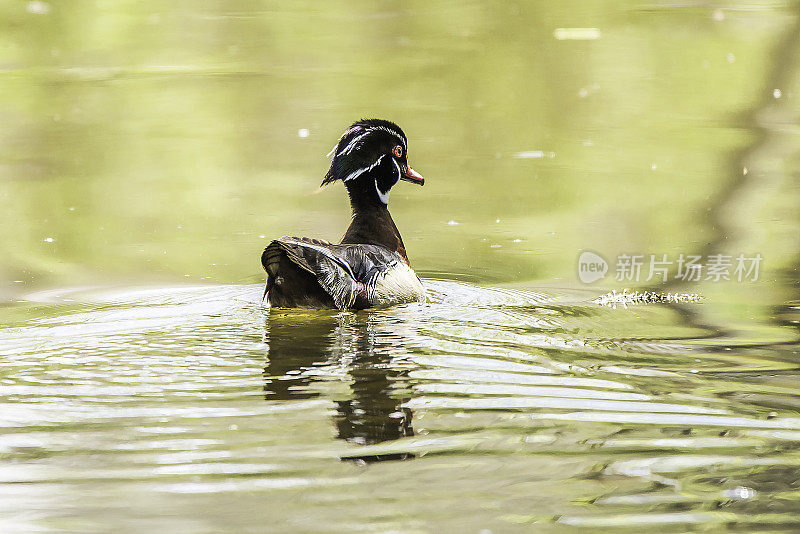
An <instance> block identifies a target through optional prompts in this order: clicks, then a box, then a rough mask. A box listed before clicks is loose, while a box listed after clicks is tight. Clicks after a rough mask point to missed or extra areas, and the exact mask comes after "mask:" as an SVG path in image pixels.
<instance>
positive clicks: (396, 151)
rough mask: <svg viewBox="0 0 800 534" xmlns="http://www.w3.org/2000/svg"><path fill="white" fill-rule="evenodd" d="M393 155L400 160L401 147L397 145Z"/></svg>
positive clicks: (401, 154) (401, 155)
mask: <svg viewBox="0 0 800 534" xmlns="http://www.w3.org/2000/svg"><path fill="white" fill-rule="evenodd" d="M394 155H395V156H397V157H398V158H402V157H403V147H401V146H400V145H397V146H396V147H394Z"/></svg>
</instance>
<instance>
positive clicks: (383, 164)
mask: <svg viewBox="0 0 800 534" xmlns="http://www.w3.org/2000/svg"><path fill="white" fill-rule="evenodd" d="M407 152H408V144H407V140H406V136H405V134H404V133H403V130H401V129H400V127H399V126H398V125H396V124H395V123H393V122H389V121H385V120H380V119H364V120H360V121H358V122H356V123H354V124H353V125H352V126H350V128H348V129H347V130H346V131H345V132H344V133H343V134H342V136H341V137H340V138H339V142H338V143H336V146H334V147H333V150H331V152H330V154H328V156H329V157H330V158H331V168H330V169H329V170H328V173H327V174H326V175H325V178H324V179H323V180H322V185H326V184H329V183H331V182H335V181H336V180H341V181H342V182H344V185H345V187H347V193H348V195H350V203H351V204H352V205H353V208H354V209H359V208H367V207H381V206H386V205H387V204H388V203H389V191H390V190H391V189H392V186H394V184H396V183H397V182H399V181H400V180H405V181H407V182H411V183H413V184H417V185H423V184H424V183H425V179H424V178H423V177H422V176H421V175H420V174H419V173H417V172H416V171H415V170H414V169H412V168H411V165H409V164H408V159H407Z"/></svg>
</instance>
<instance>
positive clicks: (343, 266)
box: [261, 237, 357, 310]
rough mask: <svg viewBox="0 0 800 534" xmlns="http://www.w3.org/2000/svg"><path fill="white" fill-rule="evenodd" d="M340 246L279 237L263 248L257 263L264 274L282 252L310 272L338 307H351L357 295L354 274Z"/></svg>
mask: <svg viewBox="0 0 800 534" xmlns="http://www.w3.org/2000/svg"><path fill="white" fill-rule="evenodd" d="M343 252H344V251H343V250H341V247H340V246H337V245H332V244H331V243H328V242H326V241H320V240H317V239H309V238H307V237H282V238H280V239H276V240H275V241H273V242H272V243H270V244H269V246H267V248H266V249H264V253H263V254H262V255H261V263H262V265H263V266H264V269H266V270H267V273H270V265H271V264H272V263H273V262H274V261H276V258H277V257H279V256H280V255H283V254H285V255H286V257H287V258H289V259H290V260H291V261H292V262H293V263H295V264H296V265H297V266H298V267H300V268H301V269H303V270H305V271H308V272H309V273H311V274H312V275H314V276H315V277H316V279H317V281H318V282H319V285H320V286H321V287H322V289H324V290H325V292H327V293H328V294H329V295H330V296H331V298H333V302H334V304H336V307H337V308H339V309H342V310H344V309H347V308H350V307H352V306H353V303H354V302H355V300H356V296H357V284H356V277H355V275H354V273H353V269H352V267H351V266H350V265H348V263H347V258H346V256H345V255H344V254H343Z"/></svg>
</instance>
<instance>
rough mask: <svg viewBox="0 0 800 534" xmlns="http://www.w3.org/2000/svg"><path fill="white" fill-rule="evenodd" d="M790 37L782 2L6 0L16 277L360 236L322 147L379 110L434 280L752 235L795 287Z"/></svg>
mask: <svg viewBox="0 0 800 534" xmlns="http://www.w3.org/2000/svg"><path fill="white" fill-rule="evenodd" d="M563 28H567V29H569V28H591V29H590V30H581V31H571V30H566V31H565V30H563ZM559 29H562V30H559ZM797 33H798V27H797V6H796V4H793V3H786V2H778V1H774V2H771V1H760V2H733V3H730V2H728V3H724V4H723V3H714V2H711V3H700V2H679V3H677V4H676V3H662V2H653V3H647V2H639V1H636V2H633V1H628V2H621V1H614V2H611V1H607V2H602V1H598V2H582V1H580V2H579V1H565V2H523V3H516V2H509V3H482V2H433V3H432V2H408V3H404V4H402V5H398V4H396V3H386V2H378V3H372V2H356V3H335V2H334V3H323V2H303V1H300V2H292V3H285V2H257V1H243V0H240V1H203V2H186V1H176V2H169V3H165V2H157V1H137V2H132V1H129V2H122V1H120V2H109V1H71V2H69V3H65V2H53V3H43V2H36V1H33V2H19V1H8V0H6V1H2V2H0V95H2V98H1V99H0V120H2V124H3V128H2V130H0V180H2V187H1V188H0V235H2V240H0V281H1V282H0V283H1V284H2V291H3V294H5V295H6V296H8V295H9V294H11V295H13V294H18V293H19V292H21V291H22V290H29V289H32V288H42V287H55V286H65V285H79V284H87V283H88V284H96V283H111V282H119V281H126V282H127V281H136V282H144V283H149V282H152V281H159V282H160V281H174V280H188V281H191V282H201V281H202V282H223V283H240V282H256V281H260V280H261V279H262V272H261V266H260V265H259V261H258V258H259V254H260V251H261V249H262V247H263V246H264V245H265V244H266V243H267V242H268V240H269V239H271V238H273V237H277V236H281V235H284V234H295V235H297V234H299V235H309V236H314V237H319V238H324V239H329V240H338V239H339V238H340V237H341V235H342V233H343V231H344V229H345V228H346V226H347V224H348V219H349V207H348V204H347V200H346V196H345V194H344V191H343V188H342V187H341V184H337V185H335V186H332V187H328V188H326V189H324V190H322V191H318V185H319V183H320V181H321V178H322V176H323V175H324V173H325V171H326V170H327V163H328V162H327V160H326V159H325V157H324V155H325V154H326V153H327V152H328V150H329V148H330V147H331V145H332V144H333V143H334V142H335V141H336V139H337V138H338V136H339V135H340V133H341V132H342V131H343V129H344V128H346V127H347V126H348V125H349V124H350V123H351V122H352V121H354V120H356V119H358V118H361V117H380V118H387V119H391V120H394V121H396V122H397V123H399V124H400V125H401V126H402V127H403V128H404V130H405V131H406V134H407V135H408V137H409V148H410V154H409V159H410V161H411V163H412V164H413V165H414V167H415V168H416V169H417V170H418V171H420V172H421V173H422V174H423V175H424V176H425V177H426V179H427V183H426V186H425V187H424V188H413V187H410V186H408V184H399V185H398V186H397V187H396V188H395V190H394V191H393V195H392V201H391V205H390V207H391V210H392V213H393V215H394V217H395V220H396V221H397V224H398V226H399V228H400V230H401V232H402V234H403V237H404V239H405V241H406V245H407V248H408V250H409V255H410V257H411V260H412V263H413V265H414V267H415V268H416V269H417V270H418V271H419V273H420V274H421V275H422V276H423V277H426V276H427V277H438V278H454V279H460V280H467V281H473V282H478V283H492V284H493V283H500V282H531V281H533V282H535V283H537V284H553V285H564V286H569V285H580V283H579V282H578V281H577V276H576V258H577V256H578V254H579V253H580V251H581V250H583V249H590V250H594V251H597V252H599V253H601V254H602V255H603V256H605V257H606V258H608V259H609V261H610V262H613V261H614V258H615V257H616V255H617V254H620V253H625V252H627V253H641V254H651V253H652V254H658V255H660V254H669V255H673V256H677V255H678V254H680V253H684V254H692V253H699V254H708V253H711V252H721V253H726V254H733V255H736V254H738V253H740V252H742V253H746V254H753V253H756V252H758V253H761V254H762V256H764V258H765V263H764V265H763V269H762V283H761V285H754V286H752V288H751V289H752V291H754V292H756V293H760V292H763V290H764V288H765V287H768V288H770V290H775V291H778V293H779V294H778V295H772V297H771V298H775V299H776V300H777V301H785V300H786V299H787V298H790V295H789V294H794V293H796V291H797V289H796V285H795V282H794V281H795V280H796V265H797V262H798V251H799V250H800V245H798V243H799V242H800V238H799V237H798V228H799V226H798V209H797V208H798V206H800V202H798V201H799V200H800V198H798V197H800V187H798V176H800V168H799V167H798V146H800V143H798V132H799V131H800V130H798V127H797V124H798V122H797V119H798V107H797V104H796V95H797V83H798V79H799V78H798V61H800V60H799V59H798V39H797ZM776 89H778V90H779V92H778V91H776ZM306 130H307V132H308V134H307V135H305V131H306ZM745 167H746V168H747V171H746V174H745V171H744V168H745ZM612 269H613V265H612ZM600 285H602V286H603V287H604V288H605V286H609V287H611V286H619V287H621V285H620V284H616V283H615V282H614V280H613V272H612V273H611V276H609V278H608V279H606V281H605V284H600ZM627 285H628V286H630V285H631V284H630V283H628V284H627ZM731 285H733V284H727V285H726V284H720V285H718V286H715V287H709V288H706V291H707V292H708V291H710V292H712V293H713V292H714V291H723V290H722V289H719V288H721V287H722V286H726V287H728V286H731ZM735 285H736V290H737V291H740V290H744V289H743V286H742V284H735ZM690 289H691V288H690ZM747 291H750V290H747Z"/></svg>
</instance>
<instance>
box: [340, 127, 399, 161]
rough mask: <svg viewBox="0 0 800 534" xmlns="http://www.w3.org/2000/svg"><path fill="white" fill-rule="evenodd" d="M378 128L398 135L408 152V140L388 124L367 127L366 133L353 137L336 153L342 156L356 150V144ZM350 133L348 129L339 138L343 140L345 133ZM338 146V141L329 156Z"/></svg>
mask: <svg viewBox="0 0 800 534" xmlns="http://www.w3.org/2000/svg"><path fill="white" fill-rule="evenodd" d="M376 130H381V131H383V132H387V133H390V134H392V135H393V136H395V137H396V138H397V139H398V140H399V141H400V143H401V144H402V145H403V150H404V151H406V152H407V151H408V149H407V148H406V140H405V139H403V137H402V136H401V135H400V134H399V133H397V132H395V131H394V130H391V129H389V128H387V127H386V126H373V127H372V128H368V129H367V130H366V131H365V132H364V133H362V134H361V135H359V136H357V137H355V138H353V140H352V141H350V142H349V143H347V146H345V147H344V148H342V149H341V150H340V151H339V152H338V153H337V154H336V155H337V156H341V155H343V154H349V153H350V152H352V151H353V150H355V148H356V146H357V145H358V143H359V142H360V141H361V140H362V139H363V138H364V137H366V136H367V135H369V134H370V133H371V132H374V131H376ZM348 133H349V130H348V131H347V132H345V133H344V134H342V137H340V138H339V141H341V140H342V138H343V137H344V136H345V135H347V134H348ZM337 146H339V145H338V143H337V144H336V146H334V147H333V150H331V152H330V153H329V154H328V157H330V154H331V153H333V151H334V150H336V147H337Z"/></svg>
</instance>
